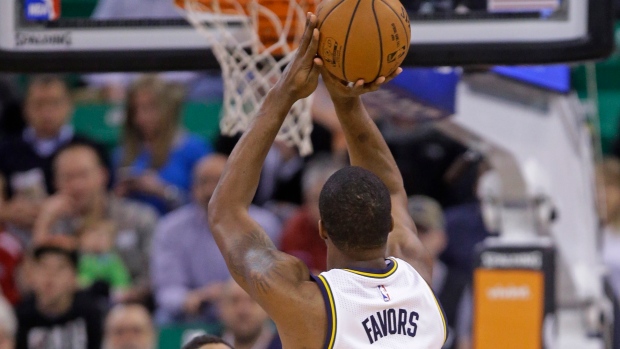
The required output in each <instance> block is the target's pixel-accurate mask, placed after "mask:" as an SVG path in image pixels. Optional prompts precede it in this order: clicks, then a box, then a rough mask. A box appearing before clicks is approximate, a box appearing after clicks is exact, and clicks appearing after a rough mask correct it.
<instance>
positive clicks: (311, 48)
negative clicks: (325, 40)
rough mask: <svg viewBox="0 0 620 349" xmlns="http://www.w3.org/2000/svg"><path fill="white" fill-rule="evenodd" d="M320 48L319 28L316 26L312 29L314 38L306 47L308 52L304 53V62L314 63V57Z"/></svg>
mask: <svg viewBox="0 0 620 349" xmlns="http://www.w3.org/2000/svg"><path fill="white" fill-rule="evenodd" d="M318 48H319V30H318V29H316V28H314V30H313V31H312V38H311V40H310V44H309V45H308V48H307V49H306V53H305V54H304V62H307V63H308V64H312V61H313V59H314V57H315V56H316V51H317V50H318Z"/></svg>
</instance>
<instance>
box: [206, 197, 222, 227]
mask: <svg viewBox="0 0 620 349" xmlns="http://www.w3.org/2000/svg"><path fill="white" fill-rule="evenodd" d="M222 201H223V200H222V198H220V196H219V195H217V194H214V195H213V197H211V200H209V206H207V217H208V220H209V224H210V225H215V224H217V223H218V221H219V219H220V218H221V217H222V216H223V214H224V212H225V211H226V210H225V205H224V203H223V202H222Z"/></svg>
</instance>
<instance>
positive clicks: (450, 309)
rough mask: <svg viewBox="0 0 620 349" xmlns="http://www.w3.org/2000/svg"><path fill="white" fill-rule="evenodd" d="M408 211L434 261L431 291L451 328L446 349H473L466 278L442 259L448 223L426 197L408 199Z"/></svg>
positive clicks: (469, 298) (470, 303) (470, 309)
mask: <svg viewBox="0 0 620 349" xmlns="http://www.w3.org/2000/svg"><path fill="white" fill-rule="evenodd" d="M408 210H409V214H410V215H411V218H413V221H414V222H415V224H416V227H417V228H418V235H419V237H420V241H421V242H422V244H423V245H424V247H425V248H426V250H427V251H428V253H429V255H431V256H432V257H433V278H432V280H433V281H432V285H431V286H432V289H433V291H434V292H435V295H436V296H437V298H438V299H439V301H440V303H441V305H442V307H443V310H444V312H445V315H446V321H447V322H448V326H449V327H450V329H451V330H450V331H448V339H447V340H446V343H445V344H444V346H443V348H444V349H470V348H471V340H470V338H471V321H472V301H471V293H470V291H469V288H468V284H469V279H468V277H467V274H465V273H462V272H460V271H458V270H455V269H451V268H448V267H446V265H445V264H443V263H442V262H441V261H440V260H439V255H440V254H441V253H442V252H443V251H444V249H445V248H446V246H447V243H448V238H447V235H446V232H445V220H444V216H443V212H442V210H441V206H440V205H439V203H438V202H437V201H435V200H433V199H431V198H430V197H427V196H421V195H417V196H412V197H410V198H409V202H408Z"/></svg>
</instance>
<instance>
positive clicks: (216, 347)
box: [183, 334, 234, 349]
mask: <svg viewBox="0 0 620 349" xmlns="http://www.w3.org/2000/svg"><path fill="white" fill-rule="evenodd" d="M183 349H234V348H233V347H232V346H231V345H230V344H228V343H226V342H225V341H224V340H223V339H221V338H219V337H216V336H212V335H208V334H204V335H201V336H197V337H195V338H194V339H192V340H191V341H189V342H187V344H185V345H184V346H183Z"/></svg>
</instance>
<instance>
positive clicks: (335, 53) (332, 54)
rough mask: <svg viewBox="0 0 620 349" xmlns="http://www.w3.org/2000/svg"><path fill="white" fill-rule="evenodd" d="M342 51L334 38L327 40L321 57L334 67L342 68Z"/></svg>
mask: <svg viewBox="0 0 620 349" xmlns="http://www.w3.org/2000/svg"><path fill="white" fill-rule="evenodd" d="M341 50H342V47H341V46H340V45H338V42H337V41H336V40H335V39H334V38H327V39H325V43H324V44H323V47H322V50H321V51H322V54H321V57H322V58H323V61H324V62H325V63H328V64H331V65H332V66H340V56H341Z"/></svg>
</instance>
